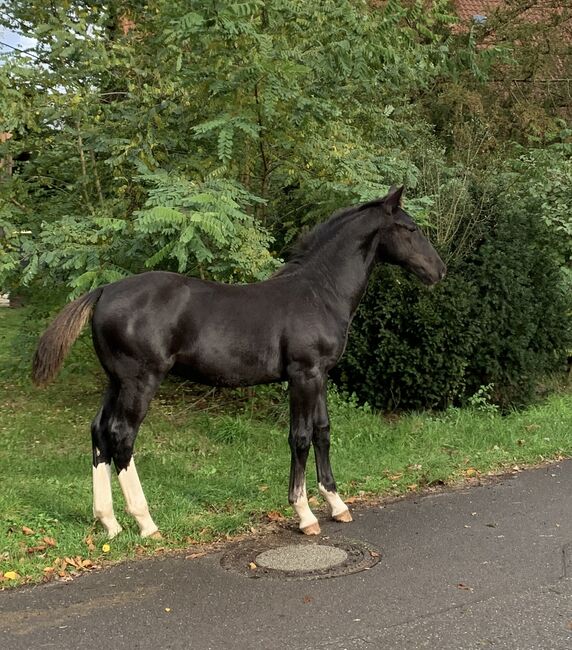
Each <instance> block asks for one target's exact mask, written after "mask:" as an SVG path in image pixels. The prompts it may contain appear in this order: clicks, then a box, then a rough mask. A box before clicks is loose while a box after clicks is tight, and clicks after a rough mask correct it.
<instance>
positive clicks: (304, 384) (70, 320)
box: [33, 188, 446, 537]
mask: <svg viewBox="0 0 572 650" xmlns="http://www.w3.org/2000/svg"><path fill="white" fill-rule="evenodd" d="M402 192H403V188H400V189H395V188H392V189H391V190H390V192H389V194H388V195H387V196H385V197H384V198H381V199H378V200H375V201H370V202H368V203H364V204H361V205H357V206H353V207H350V208H347V209H345V210H342V211H340V212H338V213H335V214H334V215H333V216H332V217H331V218H330V219H329V220H328V221H326V222H325V223H323V224H320V225H318V226H317V227H316V228H314V230H312V231H311V232H310V233H309V234H308V235H307V236H306V237H304V238H303V239H302V241H301V242H300V243H299V244H298V246H297V248H296V249H295V251H294V253H293V255H292V258H291V259H290V261H289V262H288V263H287V264H285V265H284V266H283V267H282V268H281V269H280V270H279V271H278V272H277V273H275V274H274V275H273V276H272V277H271V278H269V279H268V280H265V281H264V282H257V283H254V284H248V285H226V284H220V283H217V282H209V281H204V280H199V279H196V278H189V277H186V276H183V275H178V274H176V273H166V272H151V273H142V274H141V275H136V276H133V277H130V278H126V279H125V280H120V281H119V282H114V283H113V284H109V285H107V286H104V287H100V288H98V289H95V290H94V291H91V292H90V293H87V294H85V295H84V296H82V297H80V298H78V299H77V300H74V301H73V302H71V303H70V304H69V305H67V306H66V307H65V308H64V309H63V310H62V311H61V312H60V314H59V315H58V316H57V317H56V318H55V320H54V321H53V323H52V324H51V325H50V326H49V328H48V329H47V330H46V332H45V333H44V334H43V336H42V338H41V339H40V342H39V345H38V349H37V351H36V355H35V358H34V366H33V380H34V382H35V383H36V384H37V385H44V384H46V383H47V382H48V381H50V380H51V379H52V378H53V377H54V376H55V374H56V373H57V371H58V369H59V368H60V366H61V364H62V362H63V359H64V356H65V355H66V353H67V352H68V350H69V348H70V346H71V345H72V343H73V342H74V341H75V339H76V338H77V337H78V336H79V333H80V331H81V329H82V328H83V326H84V325H85V324H86V322H87V321H88V320H89V318H90V316H91V318H92V332H93V342H94V346H95V350H96V352H97V355H98V357H99V360H100V362H101V365H102V366H103V368H104V369H105V372H106V374H107V377H108V380H109V384H108V387H107V390H106V392H105V395H104V398H103V403H102V406H101V409H100V411H99V413H98V414H97V416H96V418H95V420H94V421H93V423H92V426H91V433H92V442H93V488H94V494H93V508H94V516H95V517H96V518H98V519H99V520H100V521H101V523H102V524H103V526H104V527H105V529H106V530H107V533H108V535H109V536H110V537H113V536H114V535H116V534H117V533H119V532H120V531H121V527H120V526H119V524H118V523H117V520H116V519H115V515H114V513H113V504H112V498H111V461H112V460H113V462H114V464H115V468H116V470H117V473H118V478H119V482H120V485H121V488H122V490H123V494H124V496H125V500H126V506H127V511H128V512H129V513H130V514H131V515H133V516H134V517H135V519H136V520H137V522H138V524H139V527H140V530H141V535H143V536H149V535H158V531H157V526H156V525H155V524H154V522H153V520H152V519H151V516H150V515H149V509H148V507H147V502H146V499H145V496H144V494H143V490H142V488H141V484H140V482H139V478H138V476H137V470H136V469H135V463H134V460H133V445H134V442H135V437H136V436H137V431H138V429H139V426H140V424H141V422H142V420H143V418H144V417H145V414H146V412H147V408H148V406H149V402H150V401H151V399H152V398H153V395H154V394H155V391H156V390H157V387H158V386H159V384H160V383H161V381H162V379H163V378H164V377H165V375H166V374H167V373H169V372H173V373H176V374H178V375H183V376H184V377H187V378H189V379H191V380H193V381H196V382H200V383H203V384H209V385H213V386H250V385H254V384H264V383H271V382H278V381H288V384H289V392H290V435H289V438H288V441H289V444H290V449H291V454H292V458H291V469H290V485H289V495H288V496H289V501H290V503H291V504H292V505H293V506H294V509H295V510H296V512H297V514H298V516H299V518H300V529H301V530H302V531H303V532H304V533H306V534H318V533H319V532H320V526H319V524H318V520H317V519H316V517H315V516H314V514H313V513H312V511H311V510H310V508H309V506H308V500H307V497H306V481H305V467H306V460H307V458H308V453H309V449H310V445H312V444H313V446H314V451H315V457H316V469H317V474H318V484H319V490H320V493H321V494H322V496H323V497H324V498H325V499H326V501H327V503H328V506H329V508H330V512H331V515H332V517H333V518H334V519H336V520H337V521H351V519H352V518H351V515H350V512H349V510H348V508H347V506H346V505H345V504H344V502H343V501H342V500H341V498H340V497H339V496H338V494H337V492H336V484H335V481H334V476H333V474H332V469H331V467H330V459H329V447H330V423H329V419H328V410H327V405H326V383H327V376H328V371H329V370H331V369H332V368H333V367H334V365H335V364H336V362H337V361H338V359H339V358H340V357H341V355H342V353H343V351H344V347H345V345H346V339H347V336H348V329H349V326H350V323H351V320H352V317H353V315H354V313H355V311H356V309H357V306H358V304H359V301H360V299H361V297H362V294H363V292H364V290H365V288H366V285H367V282H368V278H369V276H370V274H371V272H372V269H373V267H374V264H375V263H376V262H388V263H391V264H398V265H400V266H402V267H404V268H405V269H407V270H409V271H412V272H413V273H415V275H417V276H418V277H419V278H420V279H421V280H422V281H423V282H424V283H425V284H428V285H432V284H435V283H436V282H438V281H439V280H440V279H441V278H442V277H443V276H444V275H445V270H446V269H445V265H444V264H443V262H442V260H441V258H440V257H439V255H438V254H437V252H436V251H435V249H434V248H433V246H432V245H431V244H430V243H429V241H428V240H427V239H426V238H425V237H424V235H423V234H422V233H421V231H420V230H419V228H418V227H417V226H416V225H415V223H414V222H413V220H412V219H411V217H410V216H409V215H408V214H407V213H406V212H404V210H403V209H402V208H401V194H402Z"/></svg>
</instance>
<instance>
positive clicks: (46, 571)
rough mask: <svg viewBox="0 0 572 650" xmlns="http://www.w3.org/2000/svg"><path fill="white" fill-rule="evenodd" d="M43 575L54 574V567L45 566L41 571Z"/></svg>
mask: <svg viewBox="0 0 572 650" xmlns="http://www.w3.org/2000/svg"><path fill="white" fill-rule="evenodd" d="M43 571H44V573H53V572H54V567H53V566H46V567H44V569H43Z"/></svg>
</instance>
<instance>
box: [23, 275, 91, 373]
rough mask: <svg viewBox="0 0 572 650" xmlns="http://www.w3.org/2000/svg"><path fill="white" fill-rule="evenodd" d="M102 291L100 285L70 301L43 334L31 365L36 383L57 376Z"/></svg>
mask: <svg viewBox="0 0 572 650" xmlns="http://www.w3.org/2000/svg"><path fill="white" fill-rule="evenodd" d="M102 292H103V287H99V288H98V289H94V290H93V291H90V292H89V293H86V294H85V295H83V296H80V297H79V298H77V299H76V300H74V301H73V302H70V303H69V305H66V306H65V307H64V308H63V309H62V310H61V312H60V313H59V314H58V315H57V316H56V317H55V319H54V320H53V322H52V323H51V324H50V326H49V327H48V329H47V330H46V331H45V332H44V333H43V334H42V337H41V338H40V342H39V343H38V348H37V350H36V354H35V355H34V363H33V365H32V381H33V382H34V384H36V386H45V385H46V384H48V383H49V382H50V381H52V379H53V378H54V377H55V376H56V375H57V373H58V371H59V369H60V368H61V365H62V363H63V362H64V358H65V357H66V355H67V353H68V352H69V351H70V348H71V346H72V344H73V342H74V341H75V340H76V339H77V337H78V336H79V335H80V333H81V330H82V329H83V328H84V326H85V324H86V323H87V321H88V320H89V319H90V318H91V312H92V311H93V307H94V305H95V303H96V302H97V301H98V300H99V297H100V296H101V294H102Z"/></svg>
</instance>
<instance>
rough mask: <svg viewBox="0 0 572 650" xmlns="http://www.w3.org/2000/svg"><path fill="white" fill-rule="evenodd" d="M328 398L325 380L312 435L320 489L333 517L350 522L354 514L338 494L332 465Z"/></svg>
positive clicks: (319, 397) (315, 414)
mask: <svg viewBox="0 0 572 650" xmlns="http://www.w3.org/2000/svg"><path fill="white" fill-rule="evenodd" d="M326 399H327V392H326V384H325V382H324V386H323V388H322V390H321V391H320V395H319V396H318V398H317V400H316V408H315V411H314V422H313V424H314V428H313V437H312V443H313V445H314V454H315V457H316V473H317V475H318V489H319V490H320V494H321V495H322V497H324V499H325V500H326V502H327V504H328V507H329V509H330V513H331V515H332V518H333V519H335V520H336V521H343V522H349V521H352V516H351V514H350V511H349V509H348V507H347V506H346V504H345V503H344V502H343V501H342V500H341V498H340V496H339V495H338V492H337V489H336V481H335V480H334V475H333V473H332V466H331V465H330V418H329V416H328V407H327V402H326Z"/></svg>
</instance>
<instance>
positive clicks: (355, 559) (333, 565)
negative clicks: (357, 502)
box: [220, 534, 381, 580]
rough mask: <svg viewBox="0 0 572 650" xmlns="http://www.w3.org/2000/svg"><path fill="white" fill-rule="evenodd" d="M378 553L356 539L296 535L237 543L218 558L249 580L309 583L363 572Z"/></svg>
mask: <svg viewBox="0 0 572 650" xmlns="http://www.w3.org/2000/svg"><path fill="white" fill-rule="evenodd" d="M380 558H381V553H379V552H378V551H376V550H374V549H373V548H370V547H369V546H368V545H367V544H364V543H363V542H361V541H357V540H348V539H337V540H331V539H329V538H321V539H320V540H316V541H315V540H311V541H309V540H307V539H306V538H303V537H302V538H301V536H300V535H299V534H292V535H290V536H288V535H287V536H284V535H280V536H279V537H278V538H268V539H260V540H253V541H249V542H246V543H244V542H243V543H239V544H237V545H236V546H235V547H233V548H231V549H230V550H229V551H228V552H227V553H225V555H224V556H223V557H222V559H221V562H220V563H221V566H222V567H223V568H224V569H227V570H228V571H233V572H237V573H240V574H241V575H243V576H247V577H249V578H277V579H281V580H313V579H317V578H336V577H339V576H344V575H349V574H351V573H357V572H358V571H367V570H368V569H371V568H372V567H373V566H375V565H376V564H377V563H378V562H379V560H380Z"/></svg>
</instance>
